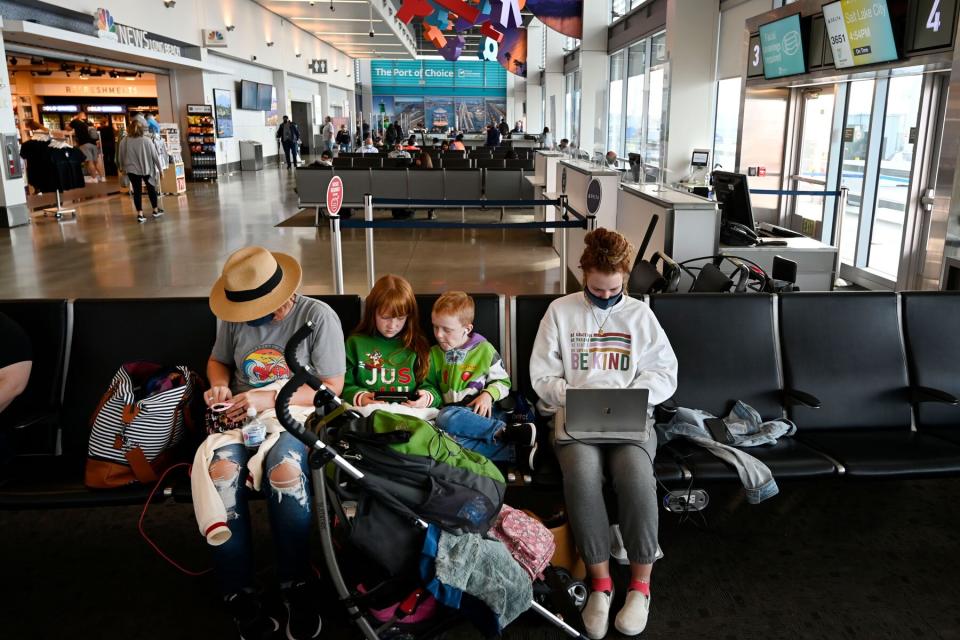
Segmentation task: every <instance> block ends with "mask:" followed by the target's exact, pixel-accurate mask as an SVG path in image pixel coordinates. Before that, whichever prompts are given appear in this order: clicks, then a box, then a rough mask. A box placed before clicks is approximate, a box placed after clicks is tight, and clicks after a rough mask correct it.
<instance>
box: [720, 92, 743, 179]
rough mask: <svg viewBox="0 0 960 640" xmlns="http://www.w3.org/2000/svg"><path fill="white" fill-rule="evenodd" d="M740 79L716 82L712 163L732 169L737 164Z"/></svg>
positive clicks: (728, 169)
mask: <svg viewBox="0 0 960 640" xmlns="http://www.w3.org/2000/svg"><path fill="white" fill-rule="evenodd" d="M740 84H741V79H740V78H739V77H736V78H726V79H724V80H721V81H720V82H719V83H717V123H716V130H715V132H714V134H713V164H715V165H717V164H719V165H720V167H721V168H722V169H724V170H725V171H733V170H734V168H735V167H736V164H737V129H738V128H739V126H740Z"/></svg>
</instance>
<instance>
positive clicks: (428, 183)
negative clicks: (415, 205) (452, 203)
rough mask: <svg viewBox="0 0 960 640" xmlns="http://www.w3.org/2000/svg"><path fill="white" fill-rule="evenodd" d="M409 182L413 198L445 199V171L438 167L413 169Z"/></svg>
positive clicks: (411, 197)
mask: <svg viewBox="0 0 960 640" xmlns="http://www.w3.org/2000/svg"><path fill="white" fill-rule="evenodd" d="M407 182H408V184H409V192H410V199H411V200H443V198H444V186H443V182H444V181H443V171H440V170H438V169H431V170H428V169H413V170H411V171H410V173H409V174H408V179H407Z"/></svg>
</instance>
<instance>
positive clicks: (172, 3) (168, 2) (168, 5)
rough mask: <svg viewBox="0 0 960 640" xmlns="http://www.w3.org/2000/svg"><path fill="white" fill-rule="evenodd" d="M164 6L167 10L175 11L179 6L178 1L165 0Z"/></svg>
mask: <svg viewBox="0 0 960 640" xmlns="http://www.w3.org/2000/svg"><path fill="white" fill-rule="evenodd" d="M163 6H165V7H166V8H167V9H173V8H174V7H175V6H177V0H163Z"/></svg>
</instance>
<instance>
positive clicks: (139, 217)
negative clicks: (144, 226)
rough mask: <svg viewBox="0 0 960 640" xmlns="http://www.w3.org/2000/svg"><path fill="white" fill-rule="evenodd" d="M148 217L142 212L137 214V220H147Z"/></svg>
mask: <svg viewBox="0 0 960 640" xmlns="http://www.w3.org/2000/svg"><path fill="white" fill-rule="evenodd" d="M146 221H147V219H146V218H145V217H144V216H143V214H142V213H138V214H137V222H146Z"/></svg>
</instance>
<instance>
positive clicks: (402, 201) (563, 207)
mask: <svg viewBox="0 0 960 640" xmlns="http://www.w3.org/2000/svg"><path fill="white" fill-rule="evenodd" d="M374 205H379V206H395V207H405V208H406V207H416V208H426V209H429V208H430V207H431V206H437V207H439V206H441V205H445V206H451V205H452V206H458V207H462V208H467V207H470V208H477V209H485V208H488V207H497V208H501V209H507V208H527V207H532V206H552V207H557V208H558V209H560V219H559V220H556V221H553V222H467V221H466V220H465V219H464V220H463V221H461V222H434V221H426V220H422V221H407V220H374V219H373V207H374ZM363 213H364V215H363V218H364V219H363V220H341V219H340V217H339V216H336V215H334V216H330V245H331V256H332V259H333V278H334V289H335V291H336V293H337V294H343V292H344V284H343V247H342V238H341V235H340V230H341V229H364V230H365V231H366V250H367V287H368V288H369V289H372V288H373V284H374V281H375V280H376V276H375V268H374V256H373V230H374V229H428V228H432V229H560V235H561V240H560V286H561V290H563V291H566V287H567V269H566V264H567V256H566V253H567V229H586V230H590V229H592V228H593V227H594V226H595V224H596V218H595V216H592V215H591V216H585V215H583V214H581V213H579V212H577V211H575V210H574V209H572V208H571V207H570V206H569V205H568V204H567V196H566V195H561V196H560V197H559V198H556V199H553V200H546V199H544V200H430V199H422V200H420V199H408V198H374V197H373V196H372V195H370V194H366V195H364V197H363ZM570 217H573V218H574V219H573V220H571V219H570Z"/></svg>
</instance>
